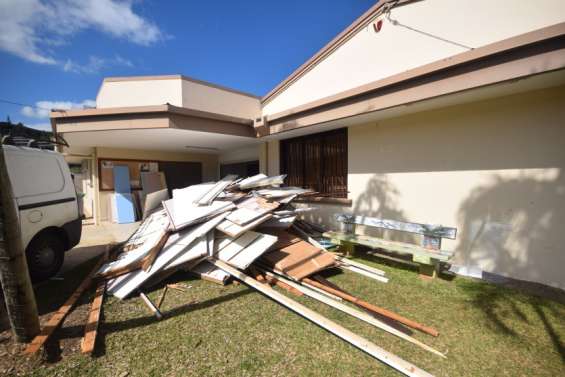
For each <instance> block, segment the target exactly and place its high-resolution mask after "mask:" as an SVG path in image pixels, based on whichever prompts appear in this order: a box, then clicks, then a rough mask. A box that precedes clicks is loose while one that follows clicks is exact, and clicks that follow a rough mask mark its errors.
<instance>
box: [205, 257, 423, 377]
mask: <svg viewBox="0 0 565 377" xmlns="http://www.w3.org/2000/svg"><path fill="white" fill-rule="evenodd" d="M211 263H213V264H214V265H216V266H217V267H219V268H221V269H222V270H224V271H226V272H227V273H229V274H230V275H232V276H233V277H234V278H236V279H239V280H241V281H242V282H244V283H245V284H247V285H248V286H250V287H252V288H254V289H256V290H258V291H259V292H261V293H263V294H264V295H266V296H268V297H269V298H271V299H273V300H274V301H276V302H278V303H279V304H281V305H283V306H285V307H287V308H288V309H290V310H292V311H294V312H295V313H298V314H299V315H301V316H302V317H304V318H306V319H308V320H309V321H311V322H313V323H315V324H317V325H318V326H320V327H322V328H323V329H325V330H327V331H329V332H331V333H332V334H334V335H336V336H338V337H340V338H341V339H343V340H345V341H346V342H348V343H350V344H352V345H353V346H355V347H357V348H359V349H361V350H363V351H364V352H366V353H367V354H369V355H371V356H372V357H374V358H375V359H377V360H380V361H381V362H383V363H385V364H387V365H389V366H391V367H393V368H394V369H396V370H398V371H399V372H401V373H403V374H405V375H407V376H414V377H423V376H432V375H431V374H429V373H428V372H426V371H424V370H423V369H420V368H418V367H417V366H415V365H414V364H411V363H409V362H407V361H405V360H403V359H401V358H400V357H398V356H396V355H394V354H392V353H390V352H388V351H385V350H384V349H382V348H381V347H379V346H377V345H376V344H374V343H372V342H370V341H368V340H367V339H365V338H362V337H361V336H359V335H357V334H355V333H353V332H351V331H349V330H347V329H346V328H344V327H342V326H340V325H338V324H337V323H335V322H333V321H330V320H329V319H327V318H325V317H323V316H321V315H319V314H318V313H316V312H314V311H313V310H311V309H309V308H307V307H305V306H304V305H301V304H299V303H298V302H296V301H293V300H291V299H289V298H288V297H286V296H285V295H283V294H281V293H279V292H277V291H275V290H274V289H273V288H271V287H269V286H268V285H265V284H261V283H259V282H258V281H257V280H255V279H253V278H251V277H250V276H248V275H246V274H244V273H243V272H241V271H238V270H237V269H235V268H233V267H231V266H229V265H228V264H227V263H225V262H222V261H220V260H217V259H215V260H211Z"/></svg>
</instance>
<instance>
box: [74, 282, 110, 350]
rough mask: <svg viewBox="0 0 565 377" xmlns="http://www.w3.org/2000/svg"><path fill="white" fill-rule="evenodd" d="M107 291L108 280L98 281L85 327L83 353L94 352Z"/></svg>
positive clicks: (81, 345)
mask: <svg viewBox="0 0 565 377" xmlns="http://www.w3.org/2000/svg"><path fill="white" fill-rule="evenodd" d="M105 291H106V282H105V281H100V282H98V286H97V287H96V293H95V294H94V298H93V299H92V305H91V307H90V314H89V315H88V322H87V323H86V326H85V328H84V337H83V338H82V342H81V344H80V349H81V352H82V353H92V352H93V351H94V347H95V345H96V336H97V335H98V324H99V323H100V315H101V313H102V303H103V302H104V293H105Z"/></svg>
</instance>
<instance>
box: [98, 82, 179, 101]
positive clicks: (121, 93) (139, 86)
mask: <svg viewBox="0 0 565 377" xmlns="http://www.w3.org/2000/svg"><path fill="white" fill-rule="evenodd" d="M166 103H170V104H171V105H175V106H179V107H180V106H182V105H183V100H182V85H181V80H180V78H179V79H163V80H143V79H140V80H126V81H104V82H103V83H102V86H101V87H100V90H99V91H98V95H97V97H96V107H97V108H108V107H129V106H150V105H164V104H166Z"/></svg>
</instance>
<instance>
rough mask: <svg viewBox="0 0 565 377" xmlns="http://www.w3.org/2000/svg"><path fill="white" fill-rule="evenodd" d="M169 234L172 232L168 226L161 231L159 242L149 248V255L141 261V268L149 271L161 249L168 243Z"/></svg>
mask: <svg viewBox="0 0 565 377" xmlns="http://www.w3.org/2000/svg"><path fill="white" fill-rule="evenodd" d="M169 235H170V233H169V230H168V229H167V228H165V229H163V230H162V231H161V233H160V234H159V241H157V244H156V245H155V246H153V247H152V248H151V249H150V250H149V252H148V253H147V255H146V256H145V257H144V258H143V262H142V263H141V268H142V269H143V270H144V271H149V269H150V268H151V265H152V264H153V262H155V258H157V255H159V253H160V252H161V249H163V246H165V243H167V240H168V239H169Z"/></svg>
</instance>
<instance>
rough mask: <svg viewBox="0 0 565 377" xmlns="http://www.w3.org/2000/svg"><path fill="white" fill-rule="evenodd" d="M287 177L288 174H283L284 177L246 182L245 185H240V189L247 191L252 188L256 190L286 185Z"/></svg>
mask: <svg viewBox="0 0 565 377" xmlns="http://www.w3.org/2000/svg"><path fill="white" fill-rule="evenodd" d="M285 177H286V174H282V175H276V176H273V177H266V178H262V179H259V180H254V181H252V182H245V183H241V182H240V183H239V188H240V189H242V190H247V189H250V188H255V187H263V186H271V185H280V184H283V183H284V179H285Z"/></svg>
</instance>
